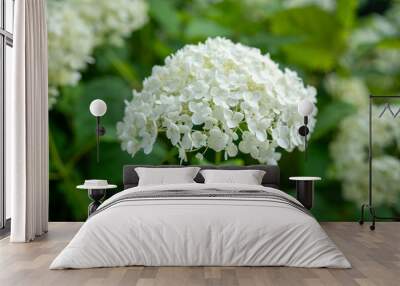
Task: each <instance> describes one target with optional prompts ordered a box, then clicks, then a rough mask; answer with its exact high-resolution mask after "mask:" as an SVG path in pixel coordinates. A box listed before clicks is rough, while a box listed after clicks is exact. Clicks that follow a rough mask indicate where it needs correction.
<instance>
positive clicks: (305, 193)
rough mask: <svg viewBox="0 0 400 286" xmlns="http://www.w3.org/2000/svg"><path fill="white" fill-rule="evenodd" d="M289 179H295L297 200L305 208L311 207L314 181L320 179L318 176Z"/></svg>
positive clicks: (292, 179) (291, 178)
mask: <svg viewBox="0 0 400 286" xmlns="http://www.w3.org/2000/svg"><path fill="white" fill-rule="evenodd" d="M289 180H291V181H296V192H297V200H298V201H299V202H300V203H302V204H303V206H304V207H305V208H306V209H309V210H310V209H311V208H312V206H313V202H314V182H315V181H319V180H321V178H320V177H290V178H289Z"/></svg>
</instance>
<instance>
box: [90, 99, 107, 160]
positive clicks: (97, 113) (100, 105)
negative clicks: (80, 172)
mask: <svg viewBox="0 0 400 286" xmlns="http://www.w3.org/2000/svg"><path fill="white" fill-rule="evenodd" d="M89 110H90V113H91V114H92V115H93V116H94V117H96V145H97V163H98V162H99V161H100V147H99V145H100V136H103V135H104V134H105V133H106V129H105V128H104V127H102V126H100V117H102V116H104V114H106V112H107V104H106V103H105V102H104V101H103V100H101V99H95V100H93V101H92V102H91V103H90V106H89Z"/></svg>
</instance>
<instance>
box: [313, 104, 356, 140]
mask: <svg viewBox="0 0 400 286" xmlns="http://www.w3.org/2000/svg"><path fill="white" fill-rule="evenodd" d="M355 111H356V109H355V107H354V106H352V105H351V104H348V103H345V102H341V101H337V102H331V103H329V104H328V105H326V107H325V108H323V109H322V110H321V111H320V112H319V113H318V117H317V124H316V126H315V130H314V132H313V133H312V134H311V140H313V141H314V140H317V139H319V138H321V137H322V136H324V135H326V134H328V133H329V132H332V131H334V130H335V129H336V128H337V126H338V122H340V121H341V120H342V119H343V118H345V117H346V116H348V115H350V114H352V113H354V112H355Z"/></svg>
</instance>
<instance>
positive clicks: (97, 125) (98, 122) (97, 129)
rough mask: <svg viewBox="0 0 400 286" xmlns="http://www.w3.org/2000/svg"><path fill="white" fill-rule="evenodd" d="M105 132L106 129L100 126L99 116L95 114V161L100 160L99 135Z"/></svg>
mask: <svg viewBox="0 0 400 286" xmlns="http://www.w3.org/2000/svg"><path fill="white" fill-rule="evenodd" d="M104 134H106V129H105V128H104V127H103V126H100V116H96V145H97V163H99V162H100V136H103V135H104Z"/></svg>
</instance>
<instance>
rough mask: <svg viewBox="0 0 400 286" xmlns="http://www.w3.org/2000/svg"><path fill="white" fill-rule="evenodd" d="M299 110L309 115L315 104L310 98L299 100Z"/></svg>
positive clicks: (300, 112)
mask: <svg viewBox="0 0 400 286" xmlns="http://www.w3.org/2000/svg"><path fill="white" fill-rule="evenodd" d="M297 110H298V112H299V114H300V115H302V116H309V115H311V113H312V112H313V111H314V104H313V103H312V102H311V101H309V100H308V99H303V100H302V101H300V102H299V104H298V106H297Z"/></svg>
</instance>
